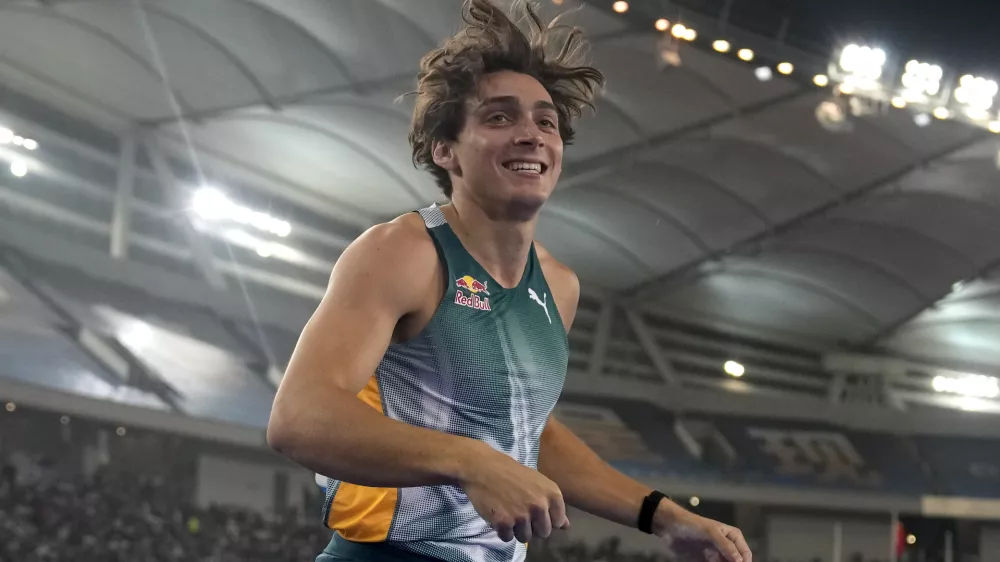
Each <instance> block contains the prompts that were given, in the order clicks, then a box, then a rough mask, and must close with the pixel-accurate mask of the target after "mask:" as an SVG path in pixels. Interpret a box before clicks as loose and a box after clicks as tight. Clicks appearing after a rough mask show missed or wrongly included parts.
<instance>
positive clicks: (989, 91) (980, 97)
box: [955, 74, 997, 112]
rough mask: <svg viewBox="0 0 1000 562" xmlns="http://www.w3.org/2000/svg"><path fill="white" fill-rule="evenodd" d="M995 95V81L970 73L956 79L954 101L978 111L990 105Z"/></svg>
mask: <svg viewBox="0 0 1000 562" xmlns="http://www.w3.org/2000/svg"><path fill="white" fill-rule="evenodd" d="M996 95H997V83H996V82H995V81H993V80H987V79H985V78H981V77H979V76H972V75H970V74H966V75H965V76H963V77H961V78H960V79H959V80H958V88H955V101H957V102H958V103H961V104H964V105H966V106H968V108H969V109H972V110H975V111H979V112H983V111H986V110H988V109H989V108H990V107H992V106H993V98H995V97H996Z"/></svg>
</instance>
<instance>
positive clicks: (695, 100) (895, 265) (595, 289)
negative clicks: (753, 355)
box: [0, 0, 1000, 386]
mask: <svg viewBox="0 0 1000 562" xmlns="http://www.w3.org/2000/svg"><path fill="white" fill-rule="evenodd" d="M460 4H461V2H460V1H459V0H341V1H338V2H329V1H326V0H295V1H294V2H289V1H286V0H213V1H212V2H205V1H203V0H147V1H144V2H142V6H143V9H142V10H140V9H138V6H139V0H131V1H129V2H121V1H112V0H71V1H56V0H51V1H37V2H36V1H29V0H12V1H7V2H4V3H2V4H0V84H2V85H3V88H4V89H5V90H6V91H7V95H6V96H5V97H0V109H3V110H4V112H5V114H3V115H0V124H3V125H6V126H7V127H10V128H12V129H15V130H18V131H20V130H24V131H30V134H32V135H33V138H37V140H38V142H39V143H40V145H41V146H40V149H39V150H37V151H32V152H31V153H30V154H29V155H28V156H26V157H25V158H29V157H30V158H33V159H32V160H30V161H29V164H30V166H31V168H32V172H33V173H36V172H37V174H39V175H40V176H43V177H45V178H46V179H47V180H50V181H52V182H53V183H61V184H67V183H73V184H74V186H75V187H74V189H77V190H82V191H81V193H82V192H88V191H87V190H88V189H89V192H88V193H90V196H93V197H96V198H98V199H99V198H101V197H104V198H105V201H106V202H108V201H113V200H114V198H115V195H116V191H115V185H114V182H121V181H123V180H122V179H121V175H119V176H118V177H117V179H116V176H115V174H116V173H118V172H119V170H118V162H119V155H118V153H117V150H118V149H117V147H116V146H115V144H114V141H115V140H116V139H115V138H114V136H109V135H107V134H106V133H111V134H112V135H120V136H121V138H122V139H125V140H124V141H123V143H122V146H129V145H130V144H131V143H132V142H137V143H138V144H139V146H140V147H147V148H148V153H149V156H148V158H146V157H144V156H142V154H144V153H145V152H146V151H145V150H140V157H139V159H138V163H139V166H138V171H137V172H136V174H137V179H138V183H137V187H136V195H135V198H136V199H135V200H134V201H132V203H131V206H132V208H133V211H135V212H136V216H137V217H140V218H141V216H145V217H147V218H149V219H150V220H152V218H155V217H160V218H163V216H169V215H170V208H171V207H174V206H178V205H181V204H182V203H181V202H178V201H179V200H174V199H170V198H169V197H165V198H162V199H163V201H161V202H159V203H155V202H151V201H153V200H155V199H156V197H151V198H147V200H143V199H142V197H143V196H142V193H143V192H142V184H143V182H150V183H151V184H155V183H156V182H157V181H159V182H161V183H162V184H168V185H172V184H173V183H175V181H176V182H177V183H178V184H179V185H183V186H188V185H195V184H197V183H198V181H197V180H195V179H194V178H196V177H197V175H198V172H197V170H201V171H202V172H203V173H204V174H205V176H206V177H208V178H210V179H211V182H212V183H213V184H214V185H217V186H219V187H220V189H222V190H223V191H225V192H227V193H231V194H236V195H233V197H234V198H235V199H239V200H241V201H266V203H264V204H262V207H263V208H266V205H270V206H272V207H273V208H274V209H277V210H278V211H276V213H277V214H278V215H280V216H283V217H285V218H287V220H288V221H289V223H290V226H291V235H290V236H288V237H287V238H283V239H282V240H281V242H282V244H284V246H281V247H280V248H291V249H292V251H290V252H289V251H285V252H284V253H282V252H281V251H272V250H274V249H276V248H279V247H278V246H274V247H273V248H271V249H268V250H266V251H258V254H259V255H254V254H253V252H247V253H246V255H243V254H239V256H238V257H239V258H240V259H241V260H242V261H243V263H244V264H247V265H246V266H245V267H244V266H235V265H233V264H232V263H231V259H230V258H231V256H230V255H227V254H220V253H219V252H218V250H217V249H213V246H212V245H211V244H208V245H205V244H199V243H196V244H195V248H196V249H195V250H194V251H193V252H192V251H190V250H188V249H186V248H185V244H184V243H183V241H184V240H185V239H184V238H183V237H181V238H179V239H171V237H170V236H165V235H163V236H159V237H158V236H156V235H153V234H141V233H137V232H132V233H131V234H130V235H129V236H130V237H131V238H130V244H131V246H132V247H133V252H135V253H136V254H137V255H140V256H141V255H145V254H143V252H145V253H148V254H149V255H150V256H152V255H154V254H156V255H158V256H160V257H164V256H165V257H166V258H170V259H177V260H189V261H190V260H192V259H193V260H194V261H199V262H202V269H203V270H205V269H206V268H207V269H217V270H221V273H215V274H212V273H211V272H209V275H210V277H211V276H212V275H216V276H218V277H216V282H217V283H225V282H226V279H228V278H234V277H240V278H242V279H244V280H247V281H250V282H253V283H257V284H261V285H267V286H270V287H271V288H272V289H277V290H279V291H284V292H291V293H293V294H296V295H299V296H305V297H309V298H314V297H315V296H316V295H318V294H320V293H321V292H322V289H323V283H324V280H325V277H326V272H327V271H328V269H329V266H330V264H331V263H332V261H333V260H334V259H335V258H336V255H337V254H338V253H339V251H340V250H341V249H342V248H343V246H344V244H346V243H347V242H348V241H349V240H350V239H351V238H352V237H353V236H354V235H356V234H357V233H358V232H360V231H361V230H363V229H364V228H366V227H368V226H370V225H372V224H374V223H376V222H379V221H382V220H385V219H387V218H390V217H392V216H395V215H397V214H400V213H404V212H406V211H409V210H412V209H415V208H417V207H419V206H423V205H425V204H428V203H429V202H431V201H434V200H436V199H438V198H439V192H438V190H437V189H436V187H435V185H434V183H433V181H432V180H431V178H430V176H429V175H427V174H425V173H424V172H421V171H419V170H416V169H414V167H413V166H412V164H411V161H410V153H409V147H408V145H407V142H406V131H407V127H408V119H409V107H410V106H409V102H408V101H404V102H402V103H397V102H396V101H394V100H395V99H396V98H397V96H399V95H400V94H403V93H406V92H408V91H409V90H410V89H412V87H413V84H414V76H415V71H416V65H417V61H418V59H419V57H420V55H421V54H422V53H424V52H426V51H427V50H428V49H430V48H432V47H433V46H434V45H436V44H437V43H438V42H439V41H440V40H441V39H442V38H444V37H446V36H447V35H449V34H450V33H451V32H452V31H453V30H455V29H456V27H457V25H458V24H459V7H460ZM594 4H596V3H594V2H591V3H589V4H587V5H585V6H584V7H583V8H582V9H581V10H580V11H579V12H577V13H576V14H575V15H574V16H573V18H574V19H573V20H572V21H574V22H575V23H577V24H579V25H581V26H583V27H584V28H585V29H586V30H587V31H588V33H589V36H590V37H591V38H592V43H593V49H592V51H593V52H592V54H593V58H594V61H595V62H596V64H597V65H598V66H599V67H600V68H601V69H602V70H603V71H604V72H605V73H606V74H607V77H608V88H607V92H606V93H605V95H604V96H603V97H602V98H601V99H600V101H599V102H598V104H597V106H598V111H597V113H596V115H595V116H592V117H588V118H586V119H584V120H583V121H581V122H580V124H579V127H578V129H579V135H578V138H579V140H578V142H577V144H576V145H575V146H573V147H570V148H568V149H567V159H568V162H567V164H566V166H565V171H564V174H563V180H562V183H561V185H560V187H559V188H558V190H557V192H556V194H555V196H554V197H553V200H552V201H551V203H550V204H549V205H548V206H547V207H546V209H545V210H544V212H543V218H542V220H541V222H540V225H539V232H538V237H539V239H540V240H541V241H542V242H543V243H544V244H545V245H546V246H547V247H548V248H549V249H550V250H551V251H552V252H553V253H554V254H555V255H556V256H557V257H559V258H560V259H562V260H563V261H564V262H566V263H567V264H568V265H569V266H571V267H573V268H574V269H575V270H576V271H577V272H578V273H579V275H580V277H581V280H582V283H583V285H584V287H585V290H586V291H587V293H588V294H589V295H592V296H593V300H594V301H595V302H597V301H603V300H608V301H609V302H610V301H613V302H615V303H617V304H621V305H622V306H623V307H624V308H623V310H628V311H638V312H640V313H642V315H643V317H644V318H647V319H650V320H649V321H650V322H651V323H653V322H654V321H653V320H652V319H654V318H669V319H671V321H675V322H679V323H681V324H683V325H695V326H703V327H706V328H708V329H710V330H712V331H713V333H719V334H723V333H729V334H736V335H738V336H742V337H748V338H753V339H755V340H767V341H772V342H777V343H778V344H782V345H787V346H790V347H794V348H797V349H806V350H810V351H813V352H817V353H819V354H836V353H844V352H848V351H861V352H864V353H869V354H881V355H882V356H883V357H885V356H893V357H905V358H908V359H913V360H916V361H918V362H923V363H927V364H939V365H947V366H951V367H953V368H956V369H968V370H977V371H985V372H989V371H994V372H995V371H996V370H998V369H1000V345H997V343H996V342H998V341H1000V275H998V272H997V270H998V266H1000V243H998V242H997V241H998V240H1000V190H998V189H997V186H998V185H1000V182H998V180H1000V172H998V170H997V151H998V143H997V138H998V137H996V136H995V135H992V134H990V133H988V132H986V131H985V130H984V129H982V128H978V127H973V126H970V125H968V124H965V123H963V122H958V121H944V120H935V121H934V122H933V123H932V124H931V125H929V126H924V127H921V126H918V125H917V124H915V123H914V119H913V114H912V113H911V112H910V111H909V110H905V109H904V110H896V109H891V110H888V111H885V112H880V113H878V114H875V115H869V116H866V117H863V118H860V119H857V120H855V121H854V123H853V130H852V131H851V132H849V133H840V134H838V133H833V132H830V131H828V130H827V129H825V128H824V127H822V126H821V125H820V123H819V122H818V121H817V118H816V116H815V113H816V108H817V105H818V104H819V103H820V102H822V101H824V100H827V99H828V98H829V97H830V90H829V89H823V88H818V87H816V86H815V85H813V83H812V75H811V74H809V75H808V76H803V75H801V73H798V74H795V73H793V74H792V75H791V76H788V77H786V76H782V75H780V74H777V73H775V75H774V78H773V79H772V80H769V81H760V80H758V79H757V78H756V77H755V73H754V70H755V65H753V64H747V63H745V62H743V61H741V60H739V59H738V58H737V57H736V56H734V55H733V53H729V54H720V53H716V52H713V51H712V50H711V49H703V48H698V47H696V46H692V45H687V44H682V45H681V46H680V51H679V55H680V57H681V60H682V64H681V66H679V67H677V66H671V65H664V64H663V62H662V60H661V58H660V56H659V50H658V41H659V39H660V36H661V34H659V33H657V32H656V31H655V30H654V29H652V27H651V26H650V27H642V28H638V27H637V26H635V25H634V23H633V22H632V20H629V19H627V18H624V17H620V16H618V15H617V14H614V13H612V12H611V11H610V10H608V9H606V7H602V8H598V7H594ZM608 4H610V2H609V3H608ZM553 10H554V8H553V7H552V6H550V5H549V3H545V10H544V13H546V14H547V15H551V14H552V13H554V11H553ZM687 18H688V19H687V20H686V21H688V22H690V25H691V26H692V27H700V28H701V29H705V30H709V29H713V28H714V27H713V26H714V23H711V21H710V20H708V19H706V18H701V17H699V16H697V15H689V16H687ZM701 35H702V37H703V39H706V40H710V39H711V33H710V32H709V31H704V32H702V34H701ZM728 38H729V39H730V40H731V41H732V42H733V44H734V46H739V45H746V46H750V47H752V48H754V49H755V50H756V51H757V53H758V56H759V58H760V59H761V60H770V61H777V60H782V59H788V60H794V61H795V63H796V68H807V67H815V68H822V67H823V65H825V58H824V57H819V56H817V55H815V54H810V53H803V52H798V51H796V50H795V49H793V48H792V47H787V46H780V45H775V44H774V42H773V41H770V40H766V39H764V38H760V37H755V36H753V35H751V34H749V33H743V32H740V31H739V30H731V32H730V33H729V36H728ZM734 50H735V49H734ZM5 100H6V102H7V103H5ZM36 104H39V105H36ZM39 107H53V108H57V109H58V110H59V111H60V112H63V113H65V114H66V116H67V118H72V119H74V120H78V121H72V122H70V121H69V120H68V119H63V118H62V117H56V116H53V114H51V113H46V112H45V111H44V110H41V109H39ZM98 131H103V132H98ZM27 134H28V132H25V135H27ZM102 139H104V140H102ZM106 139H111V140H110V141H109V142H107V143H105V146H102V145H101V143H102V142H105V140H106ZM107 147H110V148H107ZM47 150H49V151H50V152H48V153H47ZM125 153H126V154H129V153H128V151H125ZM71 155H75V156H71ZM164 155H165V156H166V157H165V158H163V157H162V156H164ZM57 157H58V158H57ZM0 158H8V159H10V158H13V156H11V152H10V151H9V150H8V147H5V146H0ZM47 158H49V160H47ZM78 161H79V162H82V161H87V162H96V163H97V164H95V166H97V165H99V166H102V167H104V168H105V169H106V170H110V178H111V184H110V185H109V184H108V182H107V181H105V182H104V183H102V182H101V181H100V180H99V179H93V178H96V177H98V175H99V174H97V173H96V172H95V175H92V176H88V175H87V174H85V173H83V172H81V171H80V169H81V168H80V165H78V164H75V163H74V162H78ZM129 162H131V160H129ZM127 168H131V164H128V165H127ZM101 173H104V172H101ZM67 175H70V176H73V177H74V178H76V179H71V180H67V179H66V177H67ZM105 175H107V174H105ZM101 177H104V176H101ZM81 178H83V179H81ZM0 185H2V184H0ZM88 186H89V187H88ZM0 195H2V196H3V197H2V199H3V200H4V201H6V203H7V204H8V205H11V206H18V205H20V206H21V207H20V208H22V209H34V211H31V212H34V213H35V214H36V215H37V216H39V217H42V218H43V219H44V220H45V221H50V222H54V223H60V224H63V225H70V226H71V227H73V228H78V229H82V230H83V231H87V232H91V233H92V234H94V236H98V234H100V236H103V237H104V238H101V240H105V244H106V241H107V240H108V239H109V238H110V239H113V238H115V237H116V236H124V235H125V234H123V232H124V233H128V232H129V230H128V229H125V230H124V231H121V225H120V223H116V219H115V217H114V216H106V217H101V218H100V219H94V218H92V217H91V218H88V217H81V216H78V215H79V213H84V212H85V210H83V208H82V207H78V208H72V209H70V208H67V207H72V206H73V205H72V204H66V203H62V204H60V203H59V202H57V201H55V200H54V199H53V200H48V201H46V202H44V203H42V202H39V201H29V200H27V199H26V196H25V195H24V194H23V193H20V192H16V190H14V189H12V188H11V187H7V186H4V187H3V189H2V190H0ZM84 195H86V193H84ZM84 195H79V197H84ZM247 205H251V203H247ZM251 206H252V205H251ZM55 207H59V209H55ZM74 213H76V214H74ZM140 218H136V219H135V221H133V224H137V225H138V226H136V228H138V227H139V226H141V225H140V224H139V223H141V222H142V221H141V220H140ZM0 222H2V221H0ZM74 225H75V226H74ZM88 229H89V230H88ZM102 229H103V230H102ZM188 230H190V229H188ZM116 231H118V233H117V234H116ZM187 236H190V237H192V238H191V239H194V238H197V237H198V236H200V234H199V233H193V234H192V233H191V232H187ZM211 236H216V235H215V234H211ZM211 236H210V237H211ZM175 238H176V237H175ZM245 238H246V237H245V236H244V240H242V242H244V244H243V245H244V246H246V245H247V244H249V245H250V246H252V245H253V243H254V242H253V241H252V240H251V241H250V242H247V240H246V239H245ZM178 240H180V241H178ZM227 240H228V242H230V243H235V244H237V245H239V244H240V243H241V241H240V240H234V239H233V238H232V237H231V236H230V237H229V238H227ZM113 243H114V242H112V244H113ZM199 247H201V249H200V250H199V249H198V248H199ZM248 249H249V248H248ZM213 252H214V253H215V255H214V256H213V255H212V253H213ZM265 254H266V256H265ZM267 258H270V259H267ZM206 264H207V265H206ZM591 316H593V322H591V323H590V324H589V325H590V326H591V327H592V328H593V332H594V333H595V334H599V333H601V331H602V330H603V331H604V332H605V333H607V331H608V329H609V328H607V327H606V326H605V327H604V328H602V327H601V325H602V322H601V321H599V317H600V316H601V314H600V313H599V312H597V310H596V306H595V311H594V313H593V314H592V315H591ZM627 317H628V318H629V320H630V321H633V320H634V317H633V316H631V315H628V316H627ZM582 318H584V323H585V324H584V325H585V326H586V325H588V324H586V318H587V314H584V315H582ZM607 322H610V320H607V321H605V322H604V324H606V323H607ZM639 324H642V322H641V321H639ZM632 327H633V328H636V326H635V323H634V322H633V323H632ZM636 330H637V331H642V328H641V327H640V328H636ZM720 337H721V336H720ZM638 339H639V340H642V339H643V338H642V337H640V338H638ZM642 343H643V346H645V342H642ZM596 347H601V346H596ZM603 353H604V352H603V351H602V352H600V355H602V359H601V360H602V361H603V360H604V359H603ZM598 355H599V354H598V353H596V352H594V353H593V357H596V356H598ZM593 357H592V358H593ZM828 357H836V356H835V355H828ZM657 362H658V361H657V360H655V359H654V360H653V361H652V364H651V365H652V366H651V369H654V370H657V371H661V372H662V370H663V369H668V368H669V367H666V366H663V365H658V364H657ZM778 378H779V379H780V377H778ZM824 384H825V383H824ZM807 386H808V385H807Z"/></svg>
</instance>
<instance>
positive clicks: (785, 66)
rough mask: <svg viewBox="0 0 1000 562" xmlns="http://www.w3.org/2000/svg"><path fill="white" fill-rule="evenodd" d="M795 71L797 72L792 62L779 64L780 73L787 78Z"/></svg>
mask: <svg viewBox="0 0 1000 562" xmlns="http://www.w3.org/2000/svg"><path fill="white" fill-rule="evenodd" d="M793 70H795V66H793V65H792V63H790V62H782V63H778V72H780V73H782V74H784V75H786V76H787V75H789V74H791V73H792V71H793Z"/></svg>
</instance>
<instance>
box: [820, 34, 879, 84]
mask: <svg viewBox="0 0 1000 562" xmlns="http://www.w3.org/2000/svg"><path fill="white" fill-rule="evenodd" d="M885 61H886V54H885V51H883V50H882V49H878V48H872V47H868V46H862V45H857V44H854V43H852V44H850V45H848V46H846V47H844V48H843V49H842V50H841V51H840V57H839V59H838V61H837V66H836V68H834V69H833V70H834V71H835V73H836V74H837V78H838V79H839V80H840V81H841V82H842V83H843V84H844V85H850V86H851V87H857V88H859V89H862V90H874V89H877V88H878V87H879V78H881V77H882V68H883V67H884V66H885Z"/></svg>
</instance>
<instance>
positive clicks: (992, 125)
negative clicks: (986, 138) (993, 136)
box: [990, 121, 1000, 134]
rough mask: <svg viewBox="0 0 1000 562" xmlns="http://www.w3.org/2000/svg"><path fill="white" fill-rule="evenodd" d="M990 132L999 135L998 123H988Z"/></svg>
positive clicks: (999, 126)
mask: <svg viewBox="0 0 1000 562" xmlns="http://www.w3.org/2000/svg"><path fill="white" fill-rule="evenodd" d="M990 132H991V133H998V134H1000V121H990Z"/></svg>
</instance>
